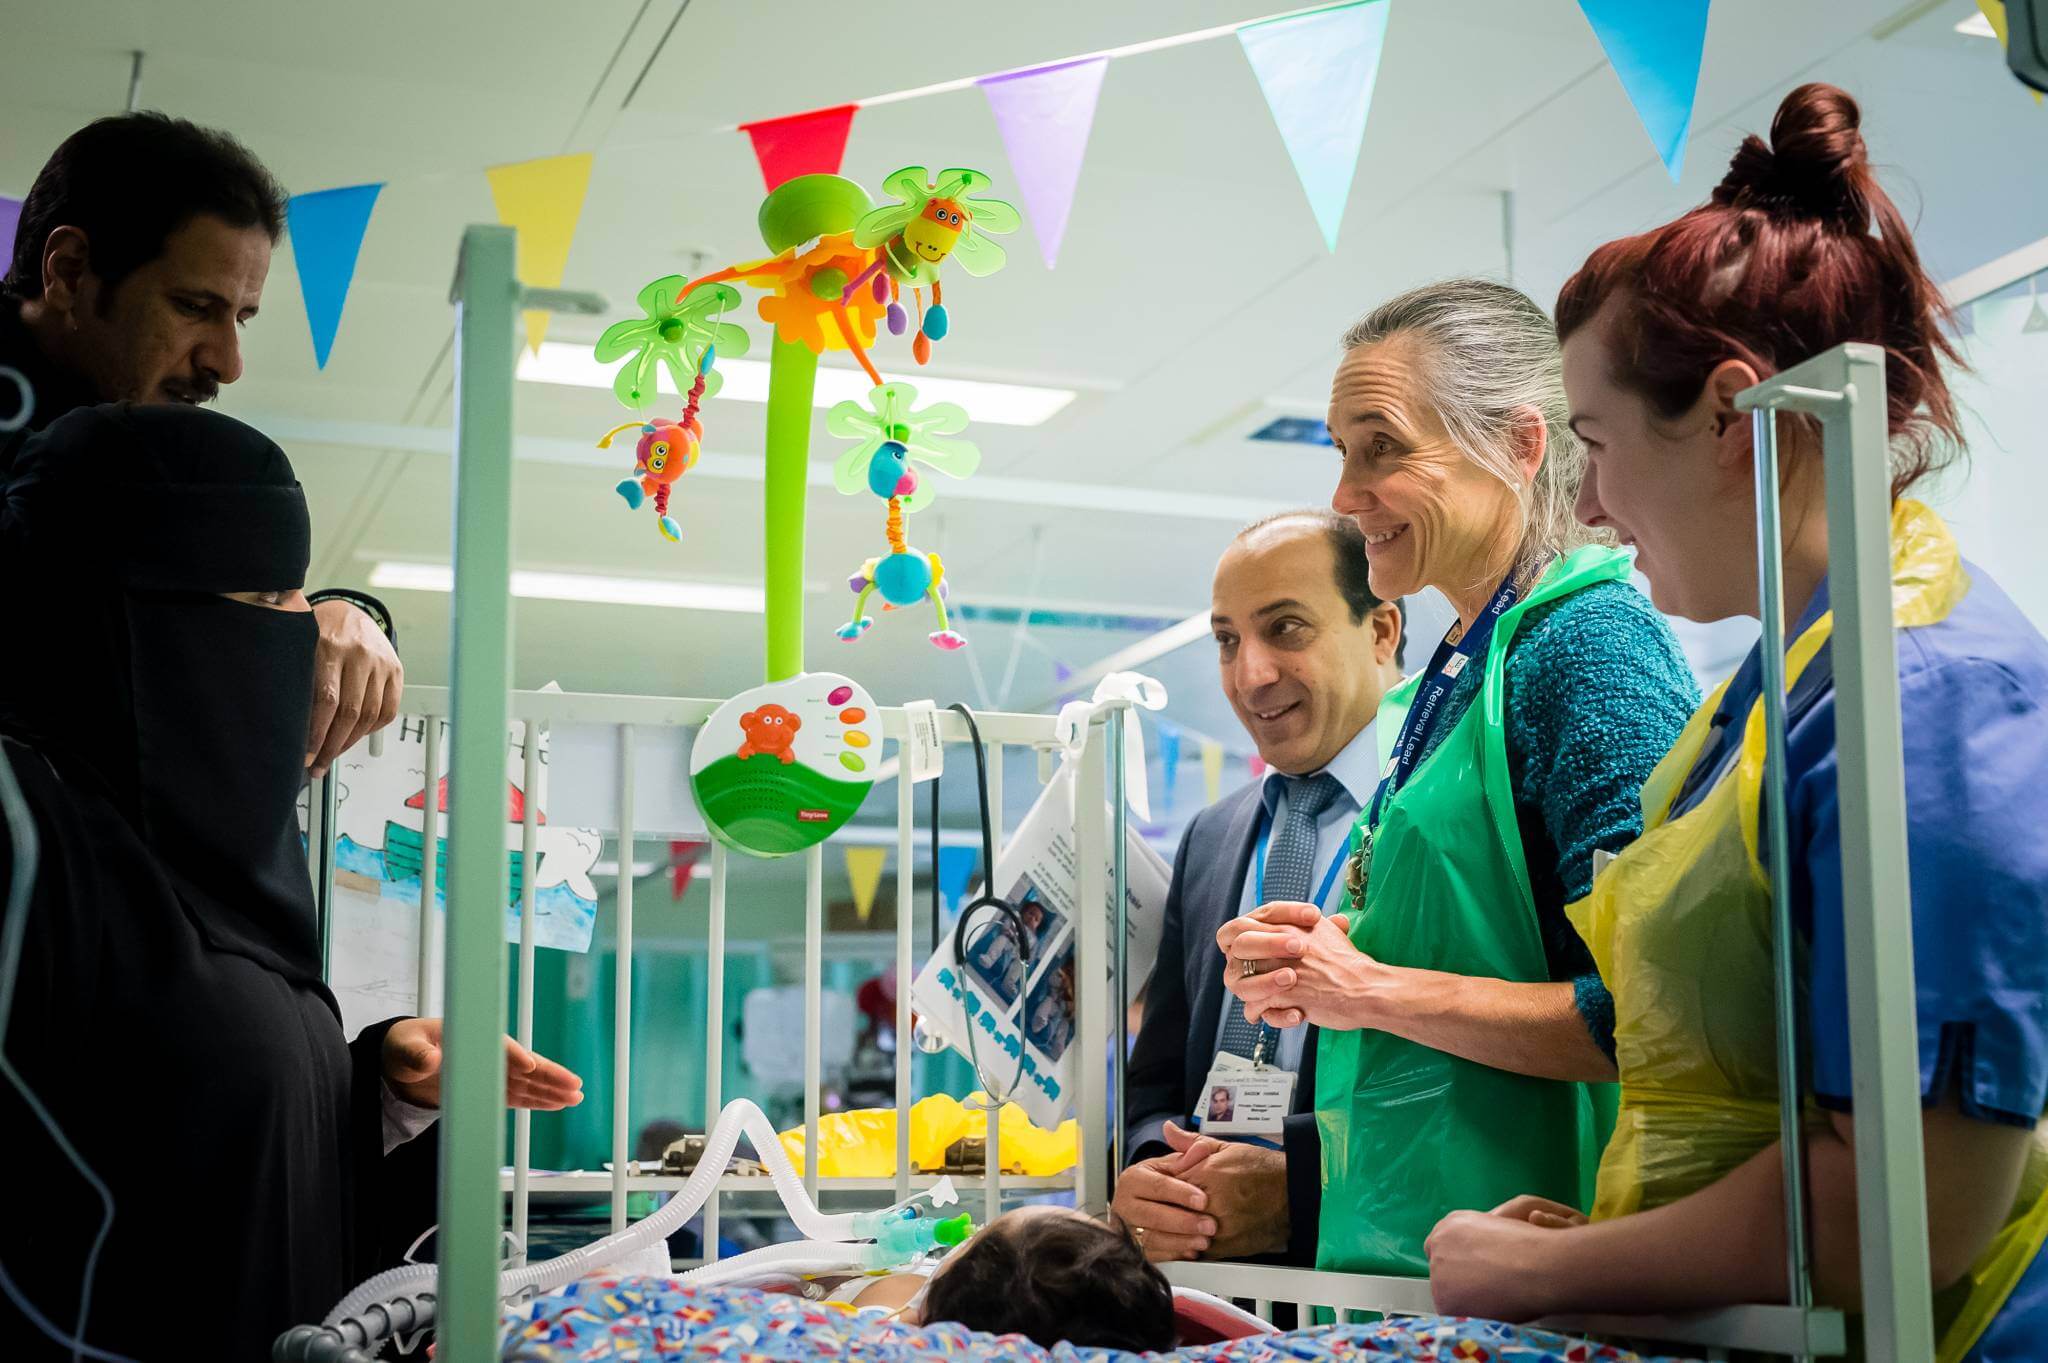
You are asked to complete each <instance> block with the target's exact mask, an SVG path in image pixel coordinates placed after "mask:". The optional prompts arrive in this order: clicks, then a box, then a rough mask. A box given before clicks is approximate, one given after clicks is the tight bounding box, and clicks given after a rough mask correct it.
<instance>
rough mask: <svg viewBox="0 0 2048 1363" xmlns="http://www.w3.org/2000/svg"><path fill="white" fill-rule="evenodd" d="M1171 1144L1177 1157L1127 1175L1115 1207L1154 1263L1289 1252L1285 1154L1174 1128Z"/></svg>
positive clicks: (1169, 1132) (1169, 1131)
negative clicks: (1280, 1251) (1286, 1250)
mask: <svg viewBox="0 0 2048 1363" xmlns="http://www.w3.org/2000/svg"><path fill="white" fill-rule="evenodd" d="M1165 1139H1166V1144H1167V1146H1168V1147H1169V1148H1170V1149H1171V1152H1172V1153H1170V1154H1165V1155H1160V1156H1157V1157H1156V1158H1153V1159H1147V1160H1139V1161H1138V1162H1137V1163H1136V1164H1133V1165H1132V1166H1131V1167H1130V1168H1128V1169H1126V1170H1124V1172H1123V1177H1122V1178H1119V1179H1118V1180H1117V1183H1116V1195H1115V1197H1114V1198H1112V1199H1111V1201H1110V1204H1109V1210H1110V1213H1111V1215H1112V1216H1114V1217H1115V1219H1116V1220H1117V1221H1119V1222H1121V1223H1122V1224H1123V1225H1124V1227H1125V1228H1126V1229H1128V1230H1129V1231H1130V1232H1131V1234H1132V1235H1133V1236H1134V1237H1136V1239H1137V1241H1138V1244H1139V1246H1140V1247H1141V1248H1142V1249H1143V1250H1144V1251H1145V1257H1146V1258H1147V1259H1150V1260H1151V1261H1152V1262H1153V1263H1170V1262H1173V1261H1175V1260H1180V1259H1242V1258H1246V1257H1249V1256H1251V1255H1255V1254H1270V1253H1274V1252H1277V1251H1279V1250H1283V1249H1285V1248H1287V1237H1288V1231H1289V1226H1290V1221H1289V1217H1288V1210H1287V1156H1286V1155H1285V1154H1283V1153H1282V1152H1281V1151H1278V1150H1272V1149H1268V1148H1266V1147H1264V1146H1258V1145H1248V1144H1245V1143H1243V1142H1239V1141H1221V1140H1218V1139H1216V1138H1215V1137H1214V1136H1198V1135H1195V1134H1194V1133H1193V1132H1190V1131H1184V1130H1182V1129H1181V1128H1180V1127H1178V1126H1176V1125H1174V1124H1173V1123H1172V1122H1168V1123H1167V1124H1166V1131H1165Z"/></svg>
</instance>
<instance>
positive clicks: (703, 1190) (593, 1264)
mask: <svg viewBox="0 0 2048 1363" xmlns="http://www.w3.org/2000/svg"><path fill="white" fill-rule="evenodd" d="M742 1134H745V1135H746V1137H747V1139H749V1140H751V1141H752V1142H753V1143H754V1150H755V1152H756V1153H757V1154H759V1155H760V1157H761V1162H762V1163H763V1164H764V1165H766V1166H767V1168H768V1173H769V1175H770V1177H772V1178H773V1179H774V1180H775V1191H776V1193H777V1194H778V1195H779V1196H780V1197H781V1198H782V1205H783V1208H784V1210H786V1211H787V1212H788V1213H789V1219H790V1220H791V1221H793V1222H795V1223H796V1228H797V1229H798V1230H800V1231H802V1232H803V1233H804V1235H805V1236H807V1237H808V1238H809V1239H810V1240H812V1241H824V1242H828V1243H835V1244H843V1243H844V1242H846V1241H848V1240H855V1239H863V1238H869V1237H872V1236H873V1235H874V1234H875V1233H876V1232H875V1231H874V1230H872V1229H870V1230H867V1232H866V1235H863V1234H862V1227H863V1226H872V1225H874V1224H875V1221H874V1218H876V1217H882V1218H887V1217H889V1216H891V1215H895V1216H900V1215H901V1214H902V1210H903V1208H902V1207H899V1208H891V1209H890V1210H889V1211H887V1212H882V1213H875V1212H864V1213H848V1214H843V1215H838V1216H827V1215H825V1214H824V1213H823V1212H820V1211H819V1210H818V1208H817V1204H816V1203H814V1202H812V1201H811V1196H810V1194H809V1193H808V1192H806V1191H805V1190H804V1185H803V1180H802V1179H800V1178H798V1177H797V1172H796V1168H795V1166H794V1165H792V1164H791V1163H790V1161H789V1156H788V1155H787V1154H786V1153H785V1152H784V1151H783V1149H782V1142H781V1141H780V1140H779V1139H777V1137H776V1134H775V1128H774V1127H772V1126H770V1125H769V1124H768V1118H767V1117H766V1116H764V1115H763V1114H762V1112H761V1109H760V1108H758V1107H756V1106H754V1105H753V1104H752V1103H750V1102H748V1101H747V1100H746V1099H744V1098H736V1099H734V1100H733V1101H732V1102H730V1103H727V1104H726V1106H725V1110H724V1111H723V1112H721V1113H719V1115H718V1123H717V1125H715V1126H713V1127H712V1128H711V1132H710V1134H709V1136H708V1137H707V1138H706V1140H705V1143H704V1155H703V1158H702V1159H700V1160H699V1161H698V1163H697V1171H696V1172H695V1173H693V1174H691V1175H690V1177H689V1179H688V1180H687V1181H686V1182H685V1183H684V1184H683V1186H682V1188H681V1189H680V1190H679V1191H678V1192H677V1193H676V1195H675V1196H674V1197H672V1198H670V1199H669V1200H668V1201H667V1202H666V1203H664V1204H663V1205H662V1207H661V1209H660V1210H659V1211H657V1212H655V1213H654V1214H653V1215H652V1216H649V1217H646V1218H645V1219H643V1220H640V1221H636V1222H634V1223H633V1224H632V1225H631V1226H628V1227H627V1228H626V1229H625V1230H622V1231H620V1232H619V1233H617V1234H616V1235H608V1236H606V1237H605V1238H604V1239H602V1240H597V1241H593V1242H592V1243H590V1244H588V1245H585V1246H583V1247H582V1248H581V1249H575V1250H571V1251H569V1253H567V1254H564V1255H561V1256H560V1257H558V1258H554V1259H549V1260H547V1261H546V1262H545V1263H538V1264H529V1265H527V1266H526V1267H524V1268H514V1269H507V1270H506V1271H505V1272H504V1273H503V1274H501V1275H500V1276H499V1279H498V1295H499V1296H500V1297H501V1298H505V1299H519V1298H524V1297H532V1296H538V1295H540V1294H541V1293H544V1292H551V1291H553V1290H554V1289H555V1288H558V1287H561V1286H562V1285H563V1284H565V1283H568V1282H571V1281H573V1280H574V1279H576V1278H580V1277H583V1276H585V1275H587V1274H589V1273H592V1272H595V1271H596V1270H598V1269H601V1268H604V1267H605V1266H607V1265H609V1264H611V1263H613V1262H615V1261H617V1260H619V1259H622V1258H624V1257H626V1256H627V1255H630V1254H632V1253H634V1252H635V1251H637V1250H639V1249H642V1248H644V1247H646V1246H647V1245H650V1244H653V1243H654V1242H655V1241H657V1240H665V1239H667V1238H668V1236H669V1235H671V1234H672V1233H674V1232H675V1231H676V1229H677V1228H679V1227H680V1226H681V1225H682V1224H683V1223H684V1222H686V1221H688V1220H689V1219H690V1218H691V1217H692V1216H695V1215H696V1214H697V1211H698V1209H699V1208H701V1207H702V1206H703V1205H704V1204H705V1203H706V1202H708V1201H710V1200H711V1194H712V1192H713V1190H714V1189H716V1188H717V1186H718V1180H719V1178H720V1177H721V1176H723V1175H724V1173H725V1170H726V1166H727V1165H728V1164H730V1163H731V1161H732V1152H733V1150H734V1148H735V1147H736V1146H737V1145H738V1144H739V1138H740V1136H741V1135H742ZM942 1187H943V1190H944V1196H946V1197H947V1198H948V1199H949V1200H950V1199H951V1197H952V1185H951V1182H950V1181H947V1182H946V1183H945V1184H943V1185H942ZM939 1193H940V1189H937V1188H935V1189H933V1190H932V1194H933V1195H936V1194H939ZM917 1200H919V1199H916V1198H913V1199H911V1200H910V1202H908V1203H905V1204H903V1207H908V1206H910V1205H911V1203H914V1202H916V1201H917ZM934 1200H936V1197H935V1198H934ZM802 1247H803V1246H802V1244H801V1242H800V1243H799V1244H796V1245H778V1246H775V1247H774V1248H777V1249H797V1248H802ZM846 1257H847V1256H846V1255H845V1254H844V1253H843V1252H842V1254H841V1256H840V1261H841V1262H844V1260H845V1258H846ZM732 1262H734V1263H738V1262H740V1261H739V1260H737V1259H736V1260H733V1261H732ZM437 1275H438V1270H437V1269H436V1267H435V1266H434V1265H432V1264H409V1265H407V1266H406V1267H404V1268H394V1269H390V1270H388V1271H386V1272H383V1273H379V1274H377V1275H376V1276H375V1277H373V1278H369V1279H367V1280H365V1281H364V1282H363V1283H362V1284H360V1285H359V1286H358V1287H356V1289H355V1290H354V1291H352V1292H350V1293H349V1294H348V1295H347V1296H346V1297H343V1298H342V1299H341V1300H340V1301H339V1302H338V1303H336V1304H335V1307H334V1309H333V1310H332V1311H329V1312H328V1313H327V1318H326V1320H325V1321H324V1322H322V1323H323V1324H325V1325H327V1326H329V1327H334V1326H338V1325H339V1324H340V1323H341V1322H343V1321H345V1320H349V1319H351V1318H352V1317H357V1316H361V1315H362V1314H363V1313H364V1312H366V1311H368V1310H369V1309H370V1308H372V1307H374V1306H376V1305H378V1304H380V1303H382V1302H386V1301H389V1300H391V1299H393V1298H395V1297H400V1296H405V1297H414V1296H417V1295H418V1294H420V1293H422V1292H432V1291H433V1290H434V1285H435V1281H436V1277H437Z"/></svg>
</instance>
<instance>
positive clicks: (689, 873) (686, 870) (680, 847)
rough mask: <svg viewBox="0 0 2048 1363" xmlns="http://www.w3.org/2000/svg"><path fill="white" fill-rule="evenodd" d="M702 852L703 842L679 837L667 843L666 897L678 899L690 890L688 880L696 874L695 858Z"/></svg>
mask: <svg viewBox="0 0 2048 1363" xmlns="http://www.w3.org/2000/svg"><path fill="white" fill-rule="evenodd" d="M703 854H704V844H703V843H701V842H692V841H689V840H688V839H679V840H677V841H675V842H671V843H670V844H669V845H668V877H669V880H668V897H669V898H670V899H671V900H677V901H680V900H681V899H682V897H683V896H684V895H686V894H688V893H689V891H690V880H691V878H692V877H693V876H695V875H696V874H697V858H698V857H700V856H702V855H703Z"/></svg>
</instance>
